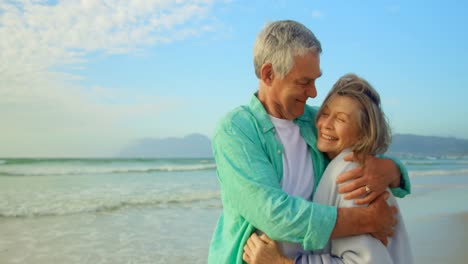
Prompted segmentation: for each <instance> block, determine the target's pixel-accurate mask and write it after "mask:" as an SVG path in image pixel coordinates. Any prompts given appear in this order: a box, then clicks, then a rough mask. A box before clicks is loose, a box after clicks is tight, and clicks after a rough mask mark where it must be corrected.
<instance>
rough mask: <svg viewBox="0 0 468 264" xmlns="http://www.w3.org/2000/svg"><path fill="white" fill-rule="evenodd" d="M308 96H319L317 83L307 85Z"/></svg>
mask: <svg viewBox="0 0 468 264" xmlns="http://www.w3.org/2000/svg"><path fill="white" fill-rule="evenodd" d="M307 96H308V97H310V98H315V97H316V96H317V88H316V87H315V84H311V85H310V87H307Z"/></svg>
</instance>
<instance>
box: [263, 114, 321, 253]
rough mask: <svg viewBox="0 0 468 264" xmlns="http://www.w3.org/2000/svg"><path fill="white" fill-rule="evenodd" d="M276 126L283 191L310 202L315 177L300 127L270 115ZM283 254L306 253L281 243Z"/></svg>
mask: <svg viewBox="0 0 468 264" xmlns="http://www.w3.org/2000/svg"><path fill="white" fill-rule="evenodd" d="M270 119H271V122H272V123H273V125H274V126H275V129H276V136H277V137H278V139H279V140H280V142H281V144H282V145H283V148H284V151H283V178H282V179H281V189H282V190H283V191H284V192H285V193H287V194H289V195H292V196H300V197H302V198H304V199H306V200H310V198H311V195H312V191H313V189H314V182H315V175H314V170H313V164H312V157H311V154H310V151H309V149H308V147H307V143H306V142H305V140H304V139H303V138H302V136H301V133H300V129H299V126H298V125H296V124H295V123H294V122H293V121H291V120H286V119H279V118H276V117H274V116H271V115H270ZM279 246H280V248H281V250H282V251H283V253H284V254H285V255H286V256H288V257H291V258H294V257H295V256H296V255H297V254H299V253H304V252H305V251H304V249H303V248H302V245H301V244H300V243H291V242H280V243H279Z"/></svg>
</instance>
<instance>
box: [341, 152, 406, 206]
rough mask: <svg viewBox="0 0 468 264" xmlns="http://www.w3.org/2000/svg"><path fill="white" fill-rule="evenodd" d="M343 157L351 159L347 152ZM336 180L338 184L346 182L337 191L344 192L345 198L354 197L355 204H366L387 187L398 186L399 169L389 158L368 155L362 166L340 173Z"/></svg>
mask: <svg viewBox="0 0 468 264" xmlns="http://www.w3.org/2000/svg"><path fill="white" fill-rule="evenodd" d="M344 159H345V160H346V161H352V160H353V155H352V154H349V155H347V156H346V157H345V158H344ZM347 181H349V182H347ZM336 182H337V183H338V184H340V183H344V182H347V183H345V184H343V185H341V186H340V187H339V188H338V192H339V193H345V194H346V195H344V198H345V199H348V200H350V199H355V200H354V203H355V204H368V203H371V202H372V201H374V200H375V199H376V198H377V197H378V196H379V195H381V194H382V193H383V192H384V191H385V190H386V189H387V187H397V186H400V170H399V168H398V166H397V165H396V164H395V163H394V162H393V161H392V160H390V159H382V158H377V157H374V156H370V155H369V156H368V157H367V158H366V161H365V165H364V166H361V167H359V168H356V169H353V170H349V171H347V172H345V173H343V174H341V175H340V176H338V178H337V180H336ZM366 186H367V188H366Z"/></svg>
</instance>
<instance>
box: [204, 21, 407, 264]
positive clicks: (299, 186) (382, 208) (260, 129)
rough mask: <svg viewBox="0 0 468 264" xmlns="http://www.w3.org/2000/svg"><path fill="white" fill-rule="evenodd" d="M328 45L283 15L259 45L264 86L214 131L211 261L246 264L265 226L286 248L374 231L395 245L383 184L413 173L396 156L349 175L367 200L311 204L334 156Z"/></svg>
mask: <svg viewBox="0 0 468 264" xmlns="http://www.w3.org/2000/svg"><path fill="white" fill-rule="evenodd" d="M320 53H321V45H320V42H319V41H318V40H317V38H316V37H315V36H314V34H313V33H312V32H311V31H310V30H309V29H307V28H306V27H305V26H304V25H302V24H300V23H298V22H295V21H289V20H287V21H276V22H273V23H271V24H269V25H267V26H266V27H265V28H264V29H263V30H262V31H261V32H260V33H259V35H258V37H257V40H256V42H255V46H254V66H255V74H256V76H257V78H258V79H259V88H258V91H257V93H255V94H254V95H253V96H252V99H251V101H250V103H249V104H248V105H244V106H241V107H238V108H236V109H234V110H233V111H231V112H229V113H228V114H227V115H226V116H225V117H224V118H223V119H222V120H221V121H220V122H219V124H218V126H217V129H216V131H215V134H214V136H213V152H214V157H215V160H216V164H217V175H218V179H219V182H220V185H221V199H222V203H223V212H222V214H221V216H220V218H219V220H218V223H217V227H216V230H215V232H214V234H213V238H212V241H211V245H210V252H209V257H208V262H209V263H212V264H219V263H243V260H242V254H243V247H244V244H245V242H246V241H247V239H248V238H249V236H250V234H251V233H252V232H254V231H255V230H261V231H262V232H265V233H266V234H267V235H268V236H270V237H271V238H272V239H274V240H276V241H282V242H281V246H282V249H283V250H284V251H285V253H286V254H288V255H289V254H291V255H294V254H295V253H299V252H302V251H306V250H315V249H320V248H322V247H324V246H325V245H326V243H327V242H328V240H329V239H331V238H337V237H344V236H351V235H357V234H365V233H370V234H372V235H373V236H375V237H377V238H379V239H380V240H381V241H382V242H384V243H385V242H386V237H388V236H390V235H391V234H392V227H393V226H394V225H395V224H396V219H395V216H394V214H395V213H396V208H394V207H389V206H388V205H387V203H386V201H385V198H386V197H385V193H384V190H385V189H386V188H387V187H392V188H393V189H392V192H393V193H394V195H396V196H399V197H402V196H404V195H406V194H407V193H409V191H410V185H409V179H408V176H407V173H406V170H405V169H404V168H403V166H399V165H398V164H396V163H395V161H392V160H390V159H385V158H382V159H380V158H376V157H369V158H368V159H367V161H366V164H367V165H366V167H365V168H360V169H356V170H353V171H351V172H348V173H347V174H344V175H341V176H340V178H339V180H340V181H341V182H344V181H349V180H351V181H349V182H348V183H347V184H346V185H345V186H343V187H342V190H341V191H343V192H349V194H348V197H347V198H349V199H353V198H358V197H361V199H358V200H356V202H357V203H369V202H370V204H369V206H368V207H359V208H336V207H333V206H327V205H321V204H316V203H313V202H310V198H311V197H312V196H313V193H314V191H315V188H316V186H317V183H318V182H319V181H320V178H321V176H322V173H323V171H324V170H325V167H326V166H327V164H328V159H327V158H326V157H325V156H324V155H323V153H321V152H320V151H319V150H318V149H317V147H316V138H317V129H316V127H315V125H314V119H315V115H316V112H317V109H316V108H313V107H311V106H308V105H307V104H306V101H307V99H308V98H309V97H311V98H314V97H316V95H317V90H316V87H315V82H316V80H317V78H319V77H320V76H321V70H320Z"/></svg>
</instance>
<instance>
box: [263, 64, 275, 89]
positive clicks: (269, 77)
mask: <svg viewBox="0 0 468 264" xmlns="http://www.w3.org/2000/svg"><path fill="white" fill-rule="evenodd" d="M274 78H275V73H274V72H273V65H271V63H265V64H263V65H262V68H261V69H260V79H261V80H262V81H263V82H264V83H265V84H267V85H271V83H272V82H273V79H274Z"/></svg>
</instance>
